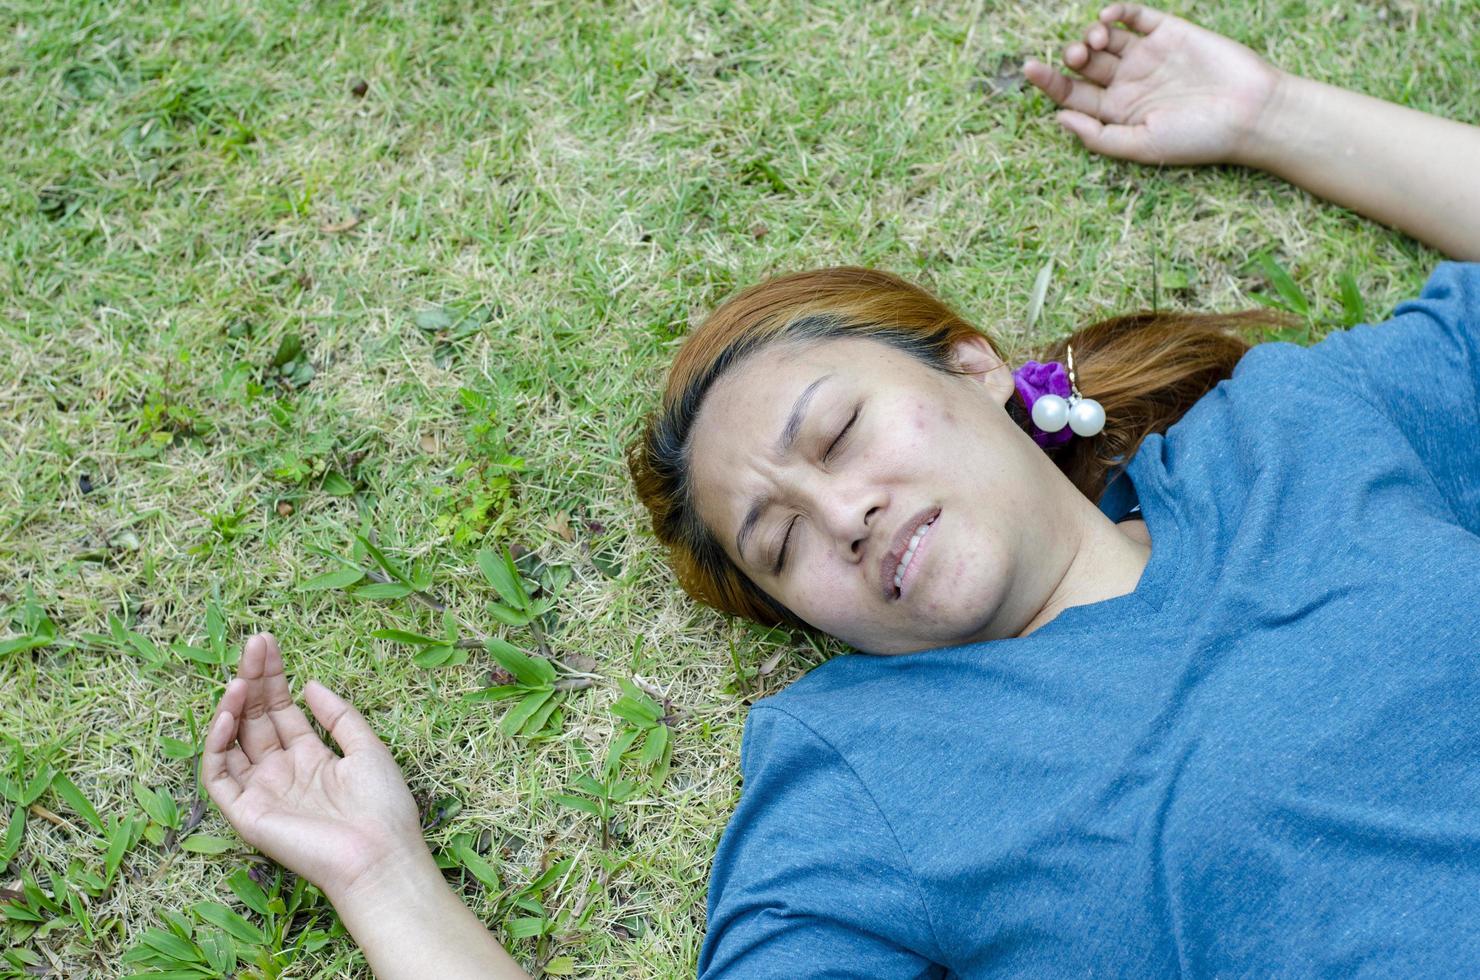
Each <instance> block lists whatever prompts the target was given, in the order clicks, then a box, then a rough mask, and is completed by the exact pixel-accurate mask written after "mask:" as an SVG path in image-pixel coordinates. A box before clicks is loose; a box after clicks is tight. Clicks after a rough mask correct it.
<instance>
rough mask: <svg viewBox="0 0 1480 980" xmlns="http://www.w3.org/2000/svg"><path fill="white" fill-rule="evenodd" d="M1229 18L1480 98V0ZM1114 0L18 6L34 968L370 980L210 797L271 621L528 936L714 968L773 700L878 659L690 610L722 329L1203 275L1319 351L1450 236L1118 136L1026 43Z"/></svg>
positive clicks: (27, 892) (1056, 319) (1108, 291)
mask: <svg viewBox="0 0 1480 980" xmlns="http://www.w3.org/2000/svg"><path fill="white" fill-rule="evenodd" d="M1206 7H1207V9H1206V10H1203V11H1198V10H1196V9H1194V8H1192V7H1190V6H1186V5H1177V8H1176V9H1178V10H1179V11H1180V12H1183V13H1188V14H1189V15H1190V16H1193V17H1194V18H1200V19H1201V22H1202V23H1204V24H1205V25H1206V26H1209V27H1212V28H1214V29H1217V30H1221V31H1224V32H1225V33H1229V34H1232V35H1233V36H1235V37H1237V38H1239V39H1241V40H1244V41H1245V42H1246V43H1249V44H1250V45H1251V46H1252V47H1254V48H1255V49H1256V50H1259V51H1261V52H1263V53H1265V54H1266V55H1267V56H1269V57H1271V58H1272V59H1274V60H1275V61H1276V62H1277V63H1279V64H1281V65H1282V66H1284V67H1287V68H1290V69H1294V70H1297V71H1300V72H1302V73H1305V74H1309V75H1312V76H1314V77H1317V78H1320V79H1322V80H1325V81H1329V82H1333V83H1336V84H1341V85H1347V86H1351V87H1356V88H1360V89H1362V90H1364V91H1366V92H1368V93H1370V94H1373V95H1377V96H1380V97H1384V98H1388V99H1393V100H1395V101H1399V102H1403V103H1405V104H1408V105H1412V106H1414V107H1417V108H1421V109H1426V110H1431V111H1435V112H1440V113H1443V114H1446V115H1450V116H1453V117H1455V118H1459V119H1464V120H1467V121H1471V122H1474V121H1480V92H1477V89H1476V87H1475V79H1476V78H1477V77H1480V30H1477V27H1476V25H1477V23H1480V17H1477V14H1480V5H1477V3H1476V2H1475V0H1435V2H1430V3H1418V2H1412V0H1387V2H1333V3H1314V2H1295V0H1269V2H1249V3H1227V4H1217V5H1212V4H1209V5H1206ZM1096 9H1097V8H1095V7H1094V6H1091V5H1087V4H1068V5H1059V4H1051V3H1044V2H1029V3H1022V4H1007V3H998V2H995V0H992V2H987V0H975V2H971V0H966V2H921V3H914V2H911V3H875V4H851V3H850V4H844V3H832V2H825V0H824V2H812V3H806V4H803V3H795V2H792V3H786V2H778V3H763V2H748V0H700V2H695V3H684V4H663V3H656V2H647V3H636V4H630V3H629V4H617V3H607V4H598V3H590V4H577V3H571V2H566V3H536V2H529V3H525V2H517V3H487V2H465V3H450V2H422V3H415V2H408V0H402V2H392V3H369V2H365V3H352V2H336V0H325V2H322V3H317V4H300V3H289V2H285V0H255V2H250V3H249V2H244V0H220V2H213V3H202V2H193V3H175V2H154V3H139V2H135V3H128V4H125V3H102V2H79V0H44V2H43V0H0V35H3V41H0V118H3V119H4V124H3V126H0V154H3V161H4V165H3V167H0V214H3V216H4V217H3V221H0V254H3V261H0V447H3V449H0V451H3V465H0V691H3V694H4V696H3V698H0V735H3V740H4V745H0V767H3V769H0V772H3V779H0V793H3V796H4V798H5V799H4V801H3V808H0V833H3V834H4V836H3V840H0V859H3V861H0V864H3V865H4V867H3V871H4V874H3V876H0V887H3V888H4V889H5V892H4V895H3V896H0V902H3V903H4V904H0V915H3V918H4V921H3V923H0V930H3V933H4V945H5V947H6V948H7V950H8V951H7V952H6V954H5V960H3V961H0V976H7V977H8V976H36V975H47V976H67V977H114V976H122V975H127V974H130V973H134V972H147V971H149V970H152V969H158V968H161V967H163V966H166V965H167V964H171V963H173V964H177V966H173V967H169V968H170V969H180V970H185V971H186V972H184V973H181V974H180V975H181V976H195V975H201V976H207V975H219V974H227V975H230V974H232V973H234V972H237V971H240V975H258V974H260V975H266V976H272V975H277V974H278V973H282V974H283V975H290V976H299V977H307V976H314V977H319V976H323V977H329V976H354V975H365V974H366V972H367V971H366V969H365V966H364V962H363V960H362V959H361V958H360V956H359V954H358V953H357V951H356V949H355V947H354V945H353V944H352V943H351V942H350V941H349V939H348V938H347V937H346V936H344V935H342V934H341V933H340V932H339V931H338V930H337V929H336V927H335V924H334V919H333V915H332V911H331V910H330V909H328V907H327V905H326V904H325V903H324V902H323V900H322V899H321V898H320V897H319V896H317V894H316V892H315V891H314V890H312V889H306V888H304V887H303V886H302V885H301V884H297V883H295V882H294V881H293V880H292V879H291V878H290V877H284V876H282V875H280V874H278V873H277V872H276V870H275V869H274V868H273V867H272V866H270V865H267V864H263V863H261V862H260V859H258V858H256V857H255V856H254V854H253V852H252V851H251V849H250V848H247V847H246V846H245V845H243V844H242V843H241V842H240V841H239V840H238V839H237V838H236V837H235V835H234V834H233V833H232V831H231V829H230V828H229V827H228V826H227V825H226V824H225V823H224V821H223V820H222V819H221V818H220V816H219V814H218V813H216V812H215V810H214V808H213V807H211V806H210V805H209V803H208V802H207V803H205V804H201V803H200V794H199V791H198V788H197V785H196V783H195V780H194V766H193V757H194V753H195V751H196V748H197V746H198V743H199V740H200V738H201V735H202V723H203V721H204V720H205V719H207V718H208V717H209V716H210V713H211V711H212V706H213V704H214V702H215V699H216V698H217V697H218V696H219V694H220V692H221V689H222V686H223V684H224V682H225V681H226V679H227V678H228V677H229V676H230V674H231V665H232V663H233V662H234V658H235V656H236V651H237V649H238V648H239V646H240V643H241V641H242V639H243V638H244V637H245V636H247V635H249V634H250V633H251V632H253V631H256V630H260V629H270V630H272V631H273V632H274V633H275V634H276V635H277V637H278V638H279V639H280V641H281V642H282V645H283V647H284V651H285V655H286V657H287V661H288V671H289V674H290V676H291V677H292V678H293V682H294V685H295V688H296V687H300V686H301V684H302V683H303V682H304V681H306V680H307V679H309V678H311V677H317V678H319V679H321V680H322V681H324V682H325V683H327V684H328V685H330V686H331V687H333V688H335V689H336V690H339V691H341V692H343V693H345V694H346V695H348V696H349V697H350V698H351V699H352V700H353V701H354V702H355V703H356V704H357V705H358V706H359V707H360V708H361V709H362V710H363V711H364V712H365V714H366V715H367V716H368V717H369V719H370V720H371V722H372V724H373V725H374V726H375V727H376V729H377V730H378V731H379V733H380V734H381V735H382V736H383V737H384V738H385V740H386V741H387V742H388V744H389V745H390V746H391V749H392V751H393V752H394V753H395V756H396V758H397V759H398V761H399V762H400V764H401V766H402V768H403V770H404V772H405V775H406V778H407V780H408V781H409V783H410V785H411V788H412V790H413V792H414V793H415V794H416V796H417V798H418V800H419V801H420V802H421V803H422V804H423V805H424V806H425V808H426V814H427V815H426V821H425V823H426V827H427V831H426V833H427V839H428V841H429V843H430V844H431V845H432V847H433V848H434V850H435V851H436V852H437V853H438V854H439V855H440V857H441V860H442V861H443V863H444V864H445V865H446V867H447V873H448V878H449V881H450V882H451V883H452V884H453V885H454V887H456V888H458V889H459V890H460V891H461V892H462V893H463V894H464V895H465V897H466V899H467V900H468V902H470V903H471V904H472V906H473V907H474V908H475V909H476V910H477V911H478V913H479V914H480V915H481V916H482V917H483V919H484V921H486V922H487V923H488V924H489V926H490V928H492V929H494V930H495V931H496V932H497V933H499V934H500V935H501V936H502V937H503V938H504V939H505V940H506V941H508V942H510V943H511V944H512V948H513V949H514V951H515V952H516V954H517V956H518V957H519V958H520V960H521V962H523V963H524V964H526V966H529V967H531V968H532V969H537V970H543V971H544V972H546V973H548V974H550V975H567V974H569V975H580V976H599V977H612V976H635V977H650V976H651V977H680V976H684V975H689V974H691V973H692V971H693V968H694V964H695V961H696V958H697V954H698V949H699V945H700V941H701V938H702V935H703V929H704V897H705V882H706V877H707V872H708V865H709V862H710V859H711V856H712V854H713V850H714V846H715V844H716V842H717V840H718V837H719V834H720V833H721V831H722V830H723V828H724V825H725V821H726V818H727V816H728V814H729V813H730V811H731V809H732V808H733V805H734V803H735V800H736V798H737V795H738V793H739V789H740V776H739V765H738V759H739V744H740V736H741V730H742V726H743V723H744V720H745V714H746V708H747V706H748V705H749V704H750V703H751V702H752V701H753V700H754V699H756V698H757V697H761V696H764V695H765V694H766V693H768V692H770V691H774V690H776V689H778V688H780V687H781V686H784V685H785V684H786V683H787V682H788V681H789V680H791V679H793V678H795V677H796V676H798V675H800V674H801V673H803V672H804V671H806V670H807V669H809V668H810V667H812V666H815V665H816V664H818V663H820V662H821V661H822V660H824V659H825V658H826V657H828V656H830V655H832V654H834V653H836V652H837V650H836V648H835V647H834V646H833V645H831V644H828V643H823V642H818V641H815V640H811V639H809V638H807V637H805V636H802V635H789V634H785V633H774V634H767V633H765V632H763V631H758V630H755V629H751V628H747V627H744V626H742V625H741V624H738V623H734V622H729V621H726V620H725V619H723V618H722V617H720V616H718V615H715V614H713V613H711V612H709V611H708V610H705V609H703V608H701V607H698V606H696V605H695V604H694V603H693V602H691V601H689V600H688V599H686V598H685V597H683V596H682V595H681V594H680V593H679V592H678V591H677V589H676V586H675V585H674V583H673V579H672V576H671V575H670V574H669V572H668V571H667V569H666V568H665V566H664V563H663V557H662V554H661V553H660V550H659V549H658V548H657V547H656V545H655V543H654V541H653V539H652V537H651V534H650V532H649V530H648V528H647V526H646V524H645V521H644V516H643V514H642V513H641V511H640V509H639V508H638V506H637V504H636V501H635V497H634V494H633V492H632V490H631V488H630V486H629V485H628V481H627V476H626V468H625V463H624V448H625V446H626V444H627V443H628V442H629V441H630V440H631V439H632V437H633V436H634V434H635V433H636V431H637V429H638V426H639V422H640V419H641V417H642V415H643V414H644V413H645V412H646V411H647V410H648V409H649V408H650V407H651V406H652V405H653V403H654V400H655V393H656V391H657V390H658V387H659V385H660V383H661V379H662V374H663V370H664V367H665V364H666V362H667V361H668V359H669V358H670V357H671V355H672V352H673V350H674V349H675V347H676V345H677V344H678V343H679V342H680V341H681V340H682V338H683V336H684V334H685V333H686V332H687V331H688V330H689V329H690V327H691V326H693V325H694V324H695V323H696V322H698V320H699V319H700V318H702V316H703V315H704V314H705V312H706V311H707V310H709V309H712V308H713V306H714V305H715V304H716V303H717V302H718V301H719V300H721V299H722V298H723V297H724V296H725V295H727V294H728V293H729V292H731V291H732V290H734V289H735V288H737V287H739V286H741V285H744V284H748V283H751V282H754V281H756V280H758V279H760V278H762V277H764V276H766V275H768V274H771V273H776V272H782V271H789V270H795V269H799V268H804V267H809V266H817V265H828V264H839V263H860V264H870V265H877V266H880V267H883V268H887V269H890V270H892V271H895V272H899V273H901V274H904V275H906V276H909V277H911V278H914V279H916V280H918V281H920V282H922V283H924V284H926V285H928V286H929V287H930V288H932V289H934V290H936V291H937V292H939V293H940V294H942V295H943V296H945V297H946V298H947V299H948V300H949V301H950V302H952V303H953V304H955V305H957V306H958V307H959V308H961V309H962V310H964V311H966V312H967V314H968V316H969V317H970V318H972V319H974V321H975V322H977V323H980V324H981V325H983V326H984V327H985V328H986V329H988V330H989V331H990V332H992V333H993V334H994V335H995V336H996V337H997V338H998V339H999V340H1000V341H1001V342H1002V343H1003V344H1004V345H1005V346H1006V347H1007V348H1008V349H1009V350H1011V351H1013V352H1015V353H1017V354H1019V355H1026V354H1028V353H1029V352H1030V351H1031V345H1032V342H1033V341H1034V340H1036V339H1042V338H1046V337H1052V336H1058V335H1062V334H1064V333H1066V332H1068V331H1069V330H1071V329H1072V328H1073V327H1074V326H1075V325H1076V324H1079V323H1082V322H1085V321H1086V320H1088V319H1091V318H1096V317H1099V316H1101V315H1105V314H1109V313H1114V312H1124V311H1128V310H1131V309H1135V308H1140V307H1150V306H1153V305H1160V306H1174V307H1178V308H1189V309H1202V310H1212V309H1222V310H1227V309H1238V308H1246V307H1249V306H1253V305H1256V304H1257V303H1259V302H1261V301H1263V302H1266V303H1279V304H1283V305H1285V306H1293V307H1295V308H1298V309H1302V310H1303V311H1304V322H1305V326H1304V327H1303V328H1301V329H1299V330H1297V331H1294V332H1293V333H1294V337H1293V339H1299V340H1304V339H1310V338H1313V337H1317V336H1319V335H1320V334H1322V333H1323V332H1325V331H1327V330H1329V329H1333V328H1335V327H1339V326H1340V325H1342V324H1343V323H1345V322H1347V321H1348V320H1351V319H1353V318H1355V316H1356V315H1357V311H1356V310H1355V309H1354V305H1353V302H1352V299H1353V295H1355V296H1358V297H1360V300H1361V303H1362V306H1363V307H1364V309H1365V316H1366V318H1367V319H1372V320H1377V319H1381V318H1382V317H1384V316H1386V315H1387V313H1388V312H1389V311H1390V310H1391V309H1392V307H1393V306H1394V304H1395V303H1396V302H1397V301H1399V300H1401V299H1402V298H1405V297H1407V296H1411V295H1413V294H1415V293H1416V291H1417V289H1418V287H1419V286H1420V284H1421V283H1422V281H1423V280H1424V278H1425V277H1426V275H1427V274H1428V272H1429V271H1430V270H1431V269H1432V267H1433V265H1434V264H1435V263H1436V262H1437V261H1438V256H1437V255H1436V254H1435V253H1433V252H1431V251H1429V250H1427V249H1425V248H1422V247H1420V246H1418V245H1416V244H1415V243H1414V242H1412V241H1411V240H1408V239H1406V238H1404V237H1403V236H1401V235H1399V234H1396V233H1393V232H1389V231H1386V230H1383V229H1381V228H1378V227H1376V226H1374V225H1372V224H1370V223H1368V222H1366V221H1364V220H1362V219H1360V218H1358V217H1356V216H1354V215H1352V214H1350V213H1348V212H1345V211H1342V210H1340V209H1338V208H1334V207H1331V206H1328V205H1323V204H1321V203H1319V202H1317V201H1315V200H1313V199H1312V198H1310V197H1309V196H1307V195H1305V194H1303V193H1301V192H1299V191H1296V190H1293V189H1291V188H1289V187H1286V186H1284V185H1281V184H1280V183H1279V182H1278V181H1275V180H1273V179H1271V178H1267V177H1265V176H1263V175H1259V174H1254V173H1251V172H1247V171H1241V170H1236V169H1227V168H1224V169H1208V170H1199V171H1189V170H1161V171H1158V170H1156V169H1153V168H1146V167H1140V166H1135V165H1129V164H1121V163H1117V162H1112V161H1107V160H1104V159H1100V158H1092V157H1090V156H1089V155H1087V154H1086V153H1084V152H1082V151H1081V150H1080V149H1079V148H1078V147H1077V146H1076V145H1075V144H1074V143H1073V141H1072V140H1071V139H1070V138H1069V137H1068V136H1066V135H1065V134H1064V133H1062V132H1061V131H1060V130H1059V129H1058V128H1057V127H1056V126H1055V125H1054V124H1053V121H1052V117H1051V114H1050V112H1049V111H1048V110H1049V104H1048V102H1047V101H1046V100H1045V99H1044V98H1043V97H1041V96H1040V95H1038V94H1036V93H1034V92H1030V91H1024V90H1023V88H1022V86H1021V80H1020V77H1019V76H1018V74H1017V72H1016V66H1017V65H1018V64H1019V63H1020V61H1021V59H1022V58H1023V57H1024V56H1026V55H1030V54H1031V55H1035V56H1037V57H1040V58H1048V57H1050V56H1052V55H1053V54H1054V52H1055V51H1056V50H1057V49H1058V48H1060V47H1061V46H1062V45H1063V44H1064V43H1065V42H1067V41H1068V40H1069V39H1070V38H1072V37H1074V36H1075V32H1076V31H1077V30H1078V29H1079V28H1081V27H1082V25H1083V24H1085V23H1087V21H1088V19H1089V18H1091V17H1092V16H1093V15H1094V12H1095V10H1096ZM1414 192H1415V193H1422V192H1423V189H1422V188H1415V189H1414ZM1035 296H1037V297H1039V298H1040V300H1041V301H1040V302H1036V303H1035V301H1034V300H1035ZM1343 296H1345V297H1346V299H1345V301H1343ZM506 549H507V553H508V554H509V555H510V556H511V557H513V558H514V559H516V567H517V570H518V572H519V573H520V578H521V579H522V580H523V582H524V584H525V585H526V586H527V589H526V591H528V592H530V593H532V595H530V596H529V597H528V602H526V597H524V596H521V595H519V594H518V591H517V588H516V587H515V586H514V585H513V584H512V583H513V581H514V580H513V578H512V576H510V575H509V573H508V568H507V566H506V565H505V564H504V558H503V556H504V555H505V553H506ZM521 607H523V608H521ZM377 634H379V635H377ZM490 641H491V642H490ZM521 651H522V652H521ZM542 654H548V656H549V658H550V660H549V661H546V660H545V659H544V657H543V656H542ZM546 663H550V664H553V667H554V669H553V670H550V669H549V667H547V666H545V664H546ZM511 678H512V680H513V681H514V683H515V686H519V685H523V688H522V689H521V690H520V691H518V692H517V693H516V694H515V697H514V698H512V699H509V700H497V701H495V700H483V699H480V698H479V697H477V696H476V695H477V692H479V691H483V690H484V689H486V688H488V687H489V686H490V685H497V684H502V683H507V682H509V681H510V680H511ZM470 695H473V696H472V697H470ZM394 912H395V910H393V909H390V910H387V913H388V914H394ZM129 951H132V952H129ZM191 963H193V964H195V967H194V969H195V972H189V969H190V968H189V967H188V966H187V965H188V964H191Z"/></svg>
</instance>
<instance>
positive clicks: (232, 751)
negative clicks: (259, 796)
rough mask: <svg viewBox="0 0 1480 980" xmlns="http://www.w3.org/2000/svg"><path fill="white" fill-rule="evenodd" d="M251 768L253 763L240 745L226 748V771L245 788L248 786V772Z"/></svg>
mask: <svg viewBox="0 0 1480 980" xmlns="http://www.w3.org/2000/svg"><path fill="white" fill-rule="evenodd" d="M251 768H252V764H251V763H250V762H248V761H247V754H246V753H245V752H243V751H242V750H241V748H240V747H239V746H235V745H233V746H232V747H231V748H229V749H227V750H226V771H227V772H228V773H230V774H231V778H232V779H235V780H236V781H237V783H238V784H240V785H241V787H242V788H243V789H245V788H246V784H247V774H248V772H249V771H250V770H251Z"/></svg>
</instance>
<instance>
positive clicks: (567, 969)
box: [545, 956, 576, 977]
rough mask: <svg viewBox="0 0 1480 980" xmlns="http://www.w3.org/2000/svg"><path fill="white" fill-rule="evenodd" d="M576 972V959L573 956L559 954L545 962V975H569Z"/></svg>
mask: <svg viewBox="0 0 1480 980" xmlns="http://www.w3.org/2000/svg"><path fill="white" fill-rule="evenodd" d="M575 972H576V961H575V958H574V957H571V956H557V957H555V958H554V959H553V960H551V961H550V962H548V963H546V964H545V975H546V976H550V977H568V976H570V975H571V974H572V973H575Z"/></svg>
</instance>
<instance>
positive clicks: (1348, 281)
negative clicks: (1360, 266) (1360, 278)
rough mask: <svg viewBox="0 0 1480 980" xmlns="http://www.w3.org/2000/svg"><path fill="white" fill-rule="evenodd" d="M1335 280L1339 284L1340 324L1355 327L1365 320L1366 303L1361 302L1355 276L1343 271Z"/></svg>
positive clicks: (1360, 293) (1360, 294) (1360, 292)
mask: <svg viewBox="0 0 1480 980" xmlns="http://www.w3.org/2000/svg"><path fill="white" fill-rule="evenodd" d="M1337 282H1339V283H1340V284H1341V324H1342V326H1345V327H1355V326H1356V325H1357V324H1359V323H1366V322H1367V305H1366V304H1365V303H1363V302H1362V291H1361V290H1360V289H1359V288H1357V278H1356V276H1353V275H1352V274H1351V273H1350V272H1343V273H1342V274H1341V276H1340V278H1338V279H1337Z"/></svg>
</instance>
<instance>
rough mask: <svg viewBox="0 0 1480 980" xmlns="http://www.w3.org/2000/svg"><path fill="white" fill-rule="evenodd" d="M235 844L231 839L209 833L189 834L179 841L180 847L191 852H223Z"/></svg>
mask: <svg viewBox="0 0 1480 980" xmlns="http://www.w3.org/2000/svg"><path fill="white" fill-rule="evenodd" d="M235 846H236V844H235V842H233V841H229V840H227V839H226V838H224V837H212V836H211V835H210V834H191V835H190V836H189V837H187V838H185V839H184V840H182V841H181V842H180V849H181V850H182V851H190V852H191V853H192V854H224V853H226V852H227V851H229V850H231V849H232V848H233V847H235Z"/></svg>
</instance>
